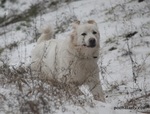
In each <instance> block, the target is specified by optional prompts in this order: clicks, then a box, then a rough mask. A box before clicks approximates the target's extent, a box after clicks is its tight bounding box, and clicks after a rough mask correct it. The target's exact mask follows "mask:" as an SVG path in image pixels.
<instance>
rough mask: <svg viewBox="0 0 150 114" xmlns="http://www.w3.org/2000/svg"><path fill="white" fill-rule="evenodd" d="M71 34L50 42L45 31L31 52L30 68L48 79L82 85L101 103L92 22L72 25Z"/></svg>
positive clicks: (96, 41)
mask: <svg viewBox="0 0 150 114" xmlns="http://www.w3.org/2000/svg"><path fill="white" fill-rule="evenodd" d="M72 26H73V29H74V30H73V32H72V33H71V35H70V36H69V37H68V38H66V39H65V40H60V39H51V37H52V36H53V32H52V30H51V28H46V29H45V30H44V31H43V33H42V35H41V37H40V38H39V39H38V42H37V45H36V46H35V49H34V50H33V53H32V54H33V55H32V60H33V64H32V69H33V70H37V71H39V70H40V71H42V72H43V73H44V74H45V75H47V76H48V78H49V79H50V80H54V79H56V80H57V81H60V82H63V83H67V84H75V85H78V86H80V85H82V84H87V85H88V86H89V89H90V91H91V93H92V94H93V96H94V99H96V100H99V101H103V102H105V98H104V95H103V90H102V87H101V82H100V79H99V67H98V65H97V60H98V56H99V47H100V46H99V39H100V34H99V31H98V27H97V24H96V22H95V21H93V20H89V21H87V22H86V23H84V24H80V22H79V21H77V22H75V23H73V24H72Z"/></svg>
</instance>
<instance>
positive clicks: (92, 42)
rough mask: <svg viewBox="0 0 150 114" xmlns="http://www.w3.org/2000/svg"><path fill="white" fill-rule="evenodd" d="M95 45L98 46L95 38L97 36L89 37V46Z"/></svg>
mask: <svg viewBox="0 0 150 114" xmlns="http://www.w3.org/2000/svg"><path fill="white" fill-rule="evenodd" d="M95 46H96V40H95V38H90V39H89V45H88V47H91V48H93V47H95Z"/></svg>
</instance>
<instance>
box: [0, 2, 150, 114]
mask: <svg viewBox="0 0 150 114" xmlns="http://www.w3.org/2000/svg"><path fill="white" fill-rule="evenodd" d="M89 19H93V20H95V21H96V22H97V23H98V27H99V31H100V35H101V40H100V44H101V49H100V58H99V62H98V64H99V67H100V79H101V81H102V86H103V88H104V93H105V98H106V103H101V102H98V101H95V100H93V99H92V97H91V96H86V97H85V96H79V97H77V98H76V97H74V96H73V97H71V100H69V99H68V98H67V97H66V96H65V95H63V94H65V92H64V93H63V92H62V88H61V92H58V91H59V89H58V88H52V87H50V85H49V84H48V83H42V82H41V81H40V80H39V79H37V78H36V79H34V77H33V75H32V73H31V72H30V64H31V62H30V59H31V51H32V49H33V48H34V46H35V45H36V41H37V38H38V37H39V35H40V31H41V28H42V26H44V25H46V24H51V25H52V26H53V27H54V29H55V33H56V36H55V38H65V37H66V36H68V35H69V33H70V32H71V31H72V28H71V26H70V24H71V23H72V22H73V21H75V20H80V21H81V22H85V21H87V20H89ZM0 44H1V45H0V114H32V113H33V114H142V113H145V114H149V113H150V0H144V1H143V2H138V0H66V2H65V0H64V1H63V0H60V1H59V0H58V1H57V0H2V1H0ZM81 88H82V89H85V88H84V87H81ZM52 91H53V93H51V92H52ZM59 94H60V95H59ZM60 97H61V98H60Z"/></svg>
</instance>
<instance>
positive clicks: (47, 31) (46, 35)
mask: <svg viewBox="0 0 150 114" xmlns="http://www.w3.org/2000/svg"><path fill="white" fill-rule="evenodd" d="M53 34H54V31H53V29H52V27H51V26H45V27H44V28H43V30H42V34H41V36H40V37H39V39H38V40H37V43H38V44H39V43H41V42H43V41H47V40H50V39H52V37H53Z"/></svg>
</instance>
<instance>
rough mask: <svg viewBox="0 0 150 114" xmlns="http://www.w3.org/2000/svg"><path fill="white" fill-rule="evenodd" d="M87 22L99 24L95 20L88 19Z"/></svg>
mask: <svg viewBox="0 0 150 114" xmlns="http://www.w3.org/2000/svg"><path fill="white" fill-rule="evenodd" d="M87 23H89V24H95V25H97V23H96V22H95V21H94V20H88V21H87Z"/></svg>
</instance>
